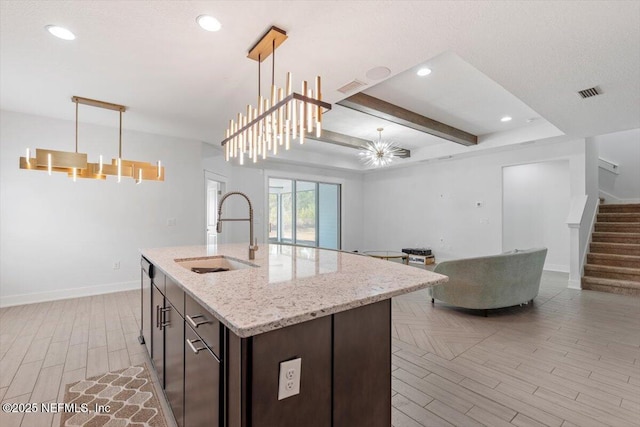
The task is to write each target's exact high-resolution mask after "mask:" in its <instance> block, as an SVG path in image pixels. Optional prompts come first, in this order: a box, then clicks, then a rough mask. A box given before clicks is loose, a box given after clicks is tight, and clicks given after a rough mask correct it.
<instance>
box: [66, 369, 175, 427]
mask: <svg viewBox="0 0 640 427" xmlns="http://www.w3.org/2000/svg"><path fill="white" fill-rule="evenodd" d="M64 403H65V405H68V406H67V407H66V408H65V411H64V412H63V413H62V418H61V421H60V425H61V426H62V427H71V426H84V427H124V426H127V427H146V426H148V427H166V423H165V420H164V415H163V413H162V409H161V408H160V402H159V401H158V396H156V392H155V390H154V388H153V384H152V382H151V378H150V376H149V371H148V370H147V367H146V366H145V365H141V366H132V367H130V368H126V369H121V370H119V371H115V372H109V373H106V374H103V375H98V376H95V377H92V378H87V379H86V380H82V381H78V382H76V383H72V384H67V386H66V390H65V394H64Z"/></svg>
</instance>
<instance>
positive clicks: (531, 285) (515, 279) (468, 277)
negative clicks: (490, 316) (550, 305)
mask: <svg viewBox="0 0 640 427" xmlns="http://www.w3.org/2000/svg"><path fill="white" fill-rule="evenodd" d="M546 256H547V248H536V249H527V250H515V251H511V252H506V253H503V254H499V255H491V256H485V257H478V258H467V259H458V260H454V261H444V262H441V263H440V264H438V265H437V266H436V268H435V269H434V271H435V272H436V273H440V274H444V275H446V276H449V281H448V282H447V283H445V284H442V285H438V286H434V287H432V288H431V297H432V299H431V302H432V303H433V302H434V299H437V300H440V301H444V302H447V303H449V304H452V305H455V306H458V307H464V308H472V309H484V310H487V309H491V308H501V307H510V306H512V305H518V304H522V303H526V302H529V301H533V299H534V298H535V297H536V296H537V295H538V290H539V289H540V278H541V277H542V268H543V267H544V260H545V258H546ZM485 315H486V311H485Z"/></svg>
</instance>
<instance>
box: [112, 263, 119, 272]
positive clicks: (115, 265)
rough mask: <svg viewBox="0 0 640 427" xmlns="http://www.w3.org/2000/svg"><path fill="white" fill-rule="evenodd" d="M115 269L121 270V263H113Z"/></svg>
mask: <svg viewBox="0 0 640 427" xmlns="http://www.w3.org/2000/svg"><path fill="white" fill-rule="evenodd" d="M113 269H114V270H120V261H115V262H114V263H113Z"/></svg>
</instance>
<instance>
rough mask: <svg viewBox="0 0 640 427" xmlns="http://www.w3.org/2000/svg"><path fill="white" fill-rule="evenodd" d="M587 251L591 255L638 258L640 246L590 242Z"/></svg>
mask: <svg viewBox="0 0 640 427" xmlns="http://www.w3.org/2000/svg"><path fill="white" fill-rule="evenodd" d="M589 250H590V252H591V253H592V254H596V253H598V254H617V255H634V256H640V245H634V244H631V243H604V242H591V245H590V246H589Z"/></svg>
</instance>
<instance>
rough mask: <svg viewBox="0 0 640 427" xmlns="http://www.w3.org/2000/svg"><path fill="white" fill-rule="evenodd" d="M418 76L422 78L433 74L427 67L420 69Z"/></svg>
mask: <svg viewBox="0 0 640 427" xmlns="http://www.w3.org/2000/svg"><path fill="white" fill-rule="evenodd" d="M416 74H417V75H419V76H420V77H424V76H428V75H429V74H431V69H430V68H427V67H424V68H420V69H419V70H418V72H417V73H416Z"/></svg>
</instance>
